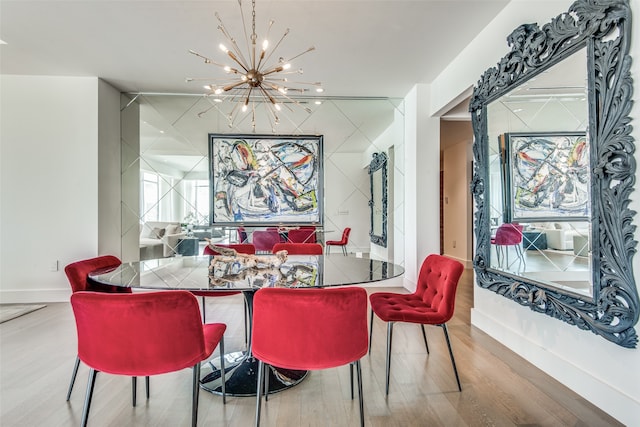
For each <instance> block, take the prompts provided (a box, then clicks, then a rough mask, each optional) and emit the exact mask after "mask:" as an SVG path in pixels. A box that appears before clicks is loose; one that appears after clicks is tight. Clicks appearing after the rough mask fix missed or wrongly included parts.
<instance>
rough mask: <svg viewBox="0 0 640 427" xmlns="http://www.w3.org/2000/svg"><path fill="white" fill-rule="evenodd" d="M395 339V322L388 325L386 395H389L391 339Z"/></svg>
mask: <svg viewBox="0 0 640 427" xmlns="http://www.w3.org/2000/svg"><path fill="white" fill-rule="evenodd" d="M392 338H393V322H389V323H387V378H386V382H385V394H386V395H387V396H388V395H389V372H390V371H391V339H392Z"/></svg>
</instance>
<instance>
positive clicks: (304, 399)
mask: <svg viewBox="0 0 640 427" xmlns="http://www.w3.org/2000/svg"><path fill="white" fill-rule="evenodd" d="M380 290H383V289H380V288H375V289H372V291H380ZM384 290H386V289H384ZM395 291H397V289H395ZM472 303H473V285H472V273H471V271H470V270H469V271H466V272H465V275H464V276H463V280H462V282H461V284H460V287H459V291H458V299H457V305H456V315H455V317H454V318H453V319H452V320H451V321H450V322H449V332H450V334H451V336H452V345H453V349H454V353H455V356H456V361H457V363H458V369H459V372H460V378H461V381H462V392H461V393H460V392H458V390H457V387H456V383H455V378H454V376H453V372H452V369H451V364H450V361H449V356H448V353H447V348H446V344H445V341H444V337H443V334H442V330H441V329H440V328H437V327H428V328H427V336H428V338H429V345H430V348H431V354H429V355H427V353H426V351H425V348H424V344H423V342H422V336H421V333H420V328H419V327H417V326H415V325H407V324H397V325H396V326H395V327H394V346H393V356H392V367H391V391H390V394H389V397H388V398H385V395H384V364H385V360H384V359H385V357H384V353H385V350H384V347H385V340H386V327H385V325H384V324H383V323H382V322H381V321H380V320H375V321H374V325H373V328H374V329H373V332H374V334H373V350H372V354H371V356H365V357H364V358H363V361H362V368H363V381H364V397H365V416H366V420H365V422H366V425H368V426H379V427H394V426H398V427H406V426H615V425H620V424H619V423H617V422H616V421H615V420H614V419H613V418H611V417H609V416H608V415H607V414H605V413H603V412H602V411H600V410H599V409H597V408H596V407H594V406H593V405H591V404H590V403H588V402H586V401H585V400H584V399H582V398H581V397H580V396H578V395H576V394H575V393H573V392H571V391H570V390H569V389H567V388H566V387H564V386H562V385H561V384H560V383H558V382H557V381H555V380H553V379H552V378H550V377H549V376H548V375H545V374H544V373H542V372H541V371H540V370H538V369H536V368H535V367H534V366H532V365H531V364H530V363H527V362H526V361H524V360H523V359H522V358H520V357H519V356H517V355H516V354H514V353H513V352H511V351H509V350H507V349H506V348H505V347H504V346H502V345H500V344H499V343H497V342H496V341H495V340H493V339H491V338H490V337H488V336H487V335H486V334H484V333H483V332H481V331H479V330H478V329H476V328H474V327H472V326H471V325H470V308H471V306H472ZM242 310H243V306H242V300H241V298H240V297H225V298H218V299H209V300H208V303H207V319H208V320H210V321H214V319H215V321H222V322H226V323H227V324H228V326H229V329H228V331H227V334H226V343H227V350H232V349H234V348H240V347H241V346H242V343H243V342H244V338H243V327H242V322H243V320H242ZM0 345H1V359H0V368H1V369H0V373H1V376H0V380H1V381H0V383H1V393H0V425H2V426H3V427H10V426H20V427H24V426H76V425H79V423H80V418H81V414H82V405H83V402H84V392H85V386H86V379H87V374H88V369H87V368H86V367H85V366H81V368H80V370H79V372H78V380H77V382H76V388H75V389H74V391H73V395H72V397H71V401H70V402H66V401H65V397H66V392H67V386H68V381H69V378H70V375H71V369H72V367H73V363H74V360H75V355H76V351H75V325H74V320H73V314H72V312H71V307H70V306H69V304H66V303H56V304H48V306H47V307H46V308H44V309H41V310H38V311H36V312H34V313H31V314H28V315H26V316H22V317H20V318H17V319H14V320H11V321H9V322H6V323H3V324H1V325H0ZM214 355H217V350H216V353H215V354H214ZM190 380H191V372H190V370H188V369H187V370H184V371H181V372H178V373H173V374H167V375H161V376H156V377H152V379H151V398H150V399H149V400H146V399H145V397H144V385H143V384H144V381H139V383H138V387H139V389H138V406H137V407H135V408H133V407H132V406H131V381H130V379H129V378H127V377H118V376H112V375H107V374H99V375H98V379H97V385H96V390H95V393H94V401H93V405H92V409H91V414H90V420H89V421H90V422H89V424H90V425H91V426H95V427H98V426H172V427H173V426H187V425H189V424H190V413H191V410H190V402H191V400H190V384H191V383H190ZM254 411H255V399H254V398H248V397H229V398H228V399H227V404H226V405H224V406H223V405H222V402H221V398H220V396H217V395H212V394H209V393H207V392H201V393H200V411H199V425H202V426H205V425H206V426H238V427H246V426H250V425H253V423H254V414H255V412H254ZM262 425H263V426H278V427H282V426H292V427H293V426H295V427H298V426H318V427H325V426H355V425H358V405H357V399H356V400H353V401H352V400H351V399H350V391H349V369H348V367H342V368H337V369H331V370H325V371H317V372H312V373H310V374H309V375H308V376H307V378H306V379H305V380H304V381H303V382H302V383H301V384H299V385H298V386H296V387H294V388H292V389H290V390H287V391H285V392H281V393H278V394H276V395H272V397H271V398H270V399H269V401H268V402H267V403H266V404H265V405H263V418H262Z"/></svg>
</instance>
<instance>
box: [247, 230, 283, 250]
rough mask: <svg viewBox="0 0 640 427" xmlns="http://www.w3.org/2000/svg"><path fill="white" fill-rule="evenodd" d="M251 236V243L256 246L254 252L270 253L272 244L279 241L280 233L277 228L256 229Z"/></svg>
mask: <svg viewBox="0 0 640 427" xmlns="http://www.w3.org/2000/svg"><path fill="white" fill-rule="evenodd" d="M251 238H252V242H251V243H253V246H255V247H256V253H271V250H272V249H273V245H275V244H276V243H280V233H278V230H277V229H275V230H274V229H271V230H256V231H254V232H253V234H252V235H251Z"/></svg>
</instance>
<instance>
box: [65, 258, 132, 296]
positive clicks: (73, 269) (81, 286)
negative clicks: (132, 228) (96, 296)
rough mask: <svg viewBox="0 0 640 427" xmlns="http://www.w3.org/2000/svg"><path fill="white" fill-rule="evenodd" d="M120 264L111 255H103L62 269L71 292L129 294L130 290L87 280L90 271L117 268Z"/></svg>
mask: <svg viewBox="0 0 640 427" xmlns="http://www.w3.org/2000/svg"><path fill="white" fill-rule="evenodd" d="M120 264H122V262H121V261H120V260H119V259H118V258H117V257H115V256H113V255H103V256H99V257H95V258H89V259H85V260H82V261H76V262H74V263H71V264H69V265H67V266H66V267H65V268H64V272H65V274H66V275H67V279H68V280H69V284H70V285H71V291H72V292H81V291H93V292H111V293H131V288H125V287H120V286H109V285H103V284H101V283H95V282H93V281H91V280H89V279H88V278H87V276H88V275H89V273H91V272H92V271H95V270H98V269H101V268H109V267H117V266H119V265H120Z"/></svg>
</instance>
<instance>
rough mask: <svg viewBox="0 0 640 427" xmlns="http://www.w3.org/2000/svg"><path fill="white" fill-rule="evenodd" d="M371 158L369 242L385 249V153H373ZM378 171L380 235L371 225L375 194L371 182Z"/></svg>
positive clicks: (386, 195)
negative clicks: (379, 177)
mask: <svg viewBox="0 0 640 427" xmlns="http://www.w3.org/2000/svg"><path fill="white" fill-rule="evenodd" d="M372 157H373V158H372V159H371V163H369V183H370V186H371V199H370V200H369V208H370V211H371V230H370V231H369V237H370V238H371V242H372V243H374V244H376V245H379V246H382V247H384V248H386V247H387V209H388V206H387V204H388V194H387V192H388V189H387V185H388V183H387V163H388V162H387V160H388V158H387V155H386V154H385V153H373V156H372ZM378 171H380V173H381V183H380V184H381V186H382V188H381V190H382V200H379V201H378V202H380V203H381V204H382V233H380V234H376V232H375V230H374V227H373V223H374V217H375V212H374V207H375V203H376V200H375V194H374V192H373V186H374V184H373V181H374V174H375V173H376V172H378Z"/></svg>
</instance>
